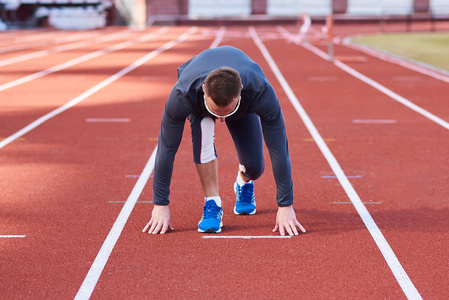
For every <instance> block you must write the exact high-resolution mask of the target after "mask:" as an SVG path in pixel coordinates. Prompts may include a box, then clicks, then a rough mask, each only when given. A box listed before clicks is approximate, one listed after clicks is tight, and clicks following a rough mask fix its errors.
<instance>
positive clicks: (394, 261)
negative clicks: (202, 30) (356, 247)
mask: <svg viewBox="0 0 449 300" xmlns="http://www.w3.org/2000/svg"><path fill="white" fill-rule="evenodd" d="M249 32H250V34H251V37H252V38H253V40H254V42H255V44H256V45H257V47H258V48H259V49H260V51H261V52H262V55H263V56H264V57H265V60H266V61H267V62H268V64H269V65H270V67H271V70H272V71H273V73H274V74H275V76H276V78H277V79H278V81H279V83H280V84H281V86H282V88H283V89H284V91H285V93H286V94H287V96H288V98H289V99H290V101H291V103H292V105H293V106H294V108H295V109H296V111H297V112H298V114H299V116H300V117H301V119H302V121H303V122H304V124H305V126H306V127H307V129H308V130H309V132H310V134H311V135H312V137H313V138H314V139H315V141H316V143H317V145H318V147H319V149H320V150H321V152H322V153H323V155H324V157H325V158H326V160H327V162H328V163H329V165H330V167H331V168H332V171H333V172H334V174H335V175H336V176H337V178H338V181H339V182H340V184H341V186H342V187H343V189H344V190H345V192H346V194H347V195H348V197H349V199H350V200H351V202H352V204H353V205H354V207H355V209H356V210H357V212H358V214H359V216H360V218H361V219H362V220H363V223H364V224H365V226H366V228H367V229H368V231H369V233H370V234H371V236H372V238H373V239H374V241H375V242H376V245H377V247H378V248H379V250H380V252H381V253H382V255H383V257H384V258H385V261H386V262H387V264H388V266H389V267H390V269H391V271H392V273H393V275H394V276H395V278H396V280H397V281H398V283H399V285H400V286H401V288H402V290H403V292H404V293H405V295H406V297H407V298H409V299H422V298H421V295H420V294H419V292H418V290H417V289H416V287H415V286H414V285H413V283H412V281H411V280H410V278H409V277H408V275H407V273H406V272H405V270H404V268H403V267H402V265H401V263H400V262H399V260H398V258H397V257H396V255H395V254H394V252H393V249H391V247H390V245H389V244H388V242H387V240H386V239H385V237H384V236H383V234H382V232H381V231H380V229H379V227H378V226H377V224H376V222H374V220H373V218H372V217H371V215H370V213H369V212H368V210H367V209H366V207H365V205H363V203H362V200H361V199H360V197H359V195H358V194H357V192H356V191H355V189H354V187H353V186H352V185H351V183H350V182H349V180H348V178H347V177H346V175H345V173H344V172H343V170H342V168H341V167H340V165H339V164H338V162H337V160H336V159H335V156H334V155H333V154H332V152H331V151H330V150H329V148H328V147H327V145H326V143H325V142H324V141H323V138H322V137H321V135H320V133H319V132H318V130H317V129H316V127H315V125H314V124H313V122H312V120H311V119H310V118H309V116H308V115H307V113H306V111H305V110H304V108H303V107H302V105H301V104H300V103H299V101H298V99H297V98H296V96H295V94H294V93H293V91H292V89H291V88H290V85H289V84H288V83H287V80H285V78H284V76H283V75H282V73H281V71H280V70H279V68H278V66H277V65H276V63H275V61H274V60H273V58H272V57H271V54H270V53H269V52H268V50H267V48H266V47H265V45H264V44H263V43H262V41H261V40H260V39H259V37H258V35H257V33H256V30H255V29H254V27H250V28H249Z"/></svg>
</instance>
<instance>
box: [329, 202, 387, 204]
mask: <svg viewBox="0 0 449 300" xmlns="http://www.w3.org/2000/svg"><path fill="white" fill-rule="evenodd" d="M332 203H334V204H352V202H332ZM362 203H363V204H380V202H362Z"/></svg>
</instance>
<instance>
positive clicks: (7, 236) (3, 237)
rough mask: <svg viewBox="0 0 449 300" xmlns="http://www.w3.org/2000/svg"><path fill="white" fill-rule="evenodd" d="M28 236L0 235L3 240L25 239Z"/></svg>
mask: <svg viewBox="0 0 449 300" xmlns="http://www.w3.org/2000/svg"><path fill="white" fill-rule="evenodd" d="M24 237H26V235H0V238H1V239H9V238H24Z"/></svg>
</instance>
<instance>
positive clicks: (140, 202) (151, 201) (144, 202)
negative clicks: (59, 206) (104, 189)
mask: <svg viewBox="0 0 449 300" xmlns="http://www.w3.org/2000/svg"><path fill="white" fill-rule="evenodd" d="M108 203H126V201H108ZM136 203H153V201H137V202H136Z"/></svg>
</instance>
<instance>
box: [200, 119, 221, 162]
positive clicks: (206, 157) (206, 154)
mask: <svg viewBox="0 0 449 300" xmlns="http://www.w3.org/2000/svg"><path fill="white" fill-rule="evenodd" d="M200 126H201V153H200V162H201V163H202V164H206V163H208V162H210V161H213V160H214V159H216V158H217V156H216V155H215V147H214V136H215V122H214V120H213V119H212V118H209V117H206V118H203V119H202V120H201V125H200Z"/></svg>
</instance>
